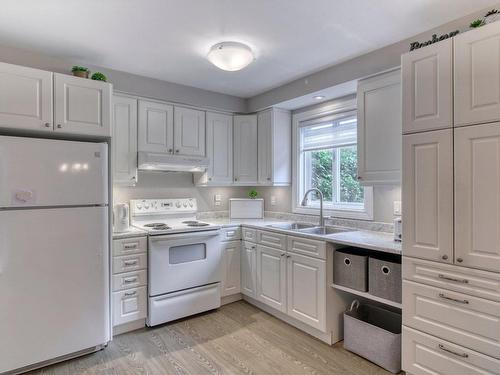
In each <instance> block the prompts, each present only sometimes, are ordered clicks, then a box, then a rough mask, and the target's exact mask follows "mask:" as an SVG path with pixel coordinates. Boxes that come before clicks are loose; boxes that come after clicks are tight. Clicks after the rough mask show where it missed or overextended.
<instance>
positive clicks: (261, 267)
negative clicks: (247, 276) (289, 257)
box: [257, 245, 287, 312]
mask: <svg viewBox="0 0 500 375" xmlns="http://www.w3.org/2000/svg"><path fill="white" fill-rule="evenodd" d="M257 300H259V301H261V302H262V303H265V304H266V305H269V306H271V307H273V308H275V309H276V310H279V311H282V312H286V310H287V306H286V253H285V251H284V250H278V249H273V248H270V247H267V246H262V245H257Z"/></svg>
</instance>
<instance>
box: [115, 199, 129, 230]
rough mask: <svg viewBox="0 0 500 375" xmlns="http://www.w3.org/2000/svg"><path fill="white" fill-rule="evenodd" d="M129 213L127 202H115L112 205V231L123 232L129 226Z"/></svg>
mask: <svg viewBox="0 0 500 375" xmlns="http://www.w3.org/2000/svg"><path fill="white" fill-rule="evenodd" d="M129 217H130V214H129V206H128V204H127V203H117V204H115V205H114V206H113V231H114V232H116V233H123V232H126V231H128V230H129V228H130V218H129Z"/></svg>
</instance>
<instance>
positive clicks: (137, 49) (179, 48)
mask: <svg viewBox="0 0 500 375" xmlns="http://www.w3.org/2000/svg"><path fill="white" fill-rule="evenodd" d="M497 2H498V0H496V1H492V0H473V1H472V0H406V1H403V0H377V1H374V0H85V1H82V0H78V1H76V0H2V2H1V4H0V44H4V45H9V46H17V47H21V48H28V49H36V50H40V51H44V52H45V53H48V54H51V55H55V56H60V57H63V58H68V59H72V60H76V61H81V62H82V63H87V64H91V65H99V66H103V67H107V68H111V69H116V70H122V71H126V72H130V73H135V74H139V75H143V76H148V77H153V78H158V79H162V80H166V81H171V82H176V83H180V84H185V85H189V86H195V87H199V88H203V89H208V90H213V91H217V92H222V93H226V94H231V95H236V96H241V97H251V96H254V95H257V94H259V93H262V92H264V91H267V90H269V89H271V88H274V87H277V86H280V85H282V84H284V83H286V82H289V81H292V80H294V79H297V78H299V77H302V76H304V75H307V74H309V73H312V72H315V71H318V70H321V69H322V68H325V67H327V66H330V65H334V64H336V63H338V62H340V61H345V60H347V59H350V58H352V57H355V56H358V55H361V54H364V53H366V52H368V51H371V50H374V49H377V48H380V47H383V46H385V45H388V44H391V43H394V42H397V41H399V40H402V39H405V38H408V37H411V36H412V35H415V34H418V33H420V32H424V31H426V30H428V29H431V28H433V27H436V26H439V25H441V24H443V23H446V22H448V21H451V20H453V19H456V18H459V17H461V16H465V15H467V14H469V13H472V12H474V11H476V10H479V9H481V8H484V7H487V6H490V5H492V4H495V3H497ZM225 40H235V41H240V42H244V43H247V44H248V45H250V46H251V47H252V48H253V49H254V51H255V53H256V55H257V59H256V61H255V62H254V63H252V64H251V65H250V66H249V67H247V68H246V69H244V70H242V71H239V72H225V71H221V70H219V69H217V68H215V67H214V66H212V65H211V64H210V63H209V62H208V61H207V60H206V58H205V56H206V54H207V52H208V50H209V48H210V46H211V45H213V44H215V43H217V42H221V41H225ZM0 59H1V56H0Z"/></svg>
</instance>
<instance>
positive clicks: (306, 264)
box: [287, 254, 327, 331]
mask: <svg viewBox="0 0 500 375" xmlns="http://www.w3.org/2000/svg"><path fill="white" fill-rule="evenodd" d="M326 284H327V283H326V262H325V261H324V260H322V259H315V258H311V257H307V256H303V255H298V254H288V255H287V294H288V307H287V313H288V315H289V316H291V317H293V318H295V319H297V320H300V321H301V322H303V323H306V324H308V325H310V326H311V327H314V328H317V329H319V330H320V331H324V330H325V329H326V287H327V285H326Z"/></svg>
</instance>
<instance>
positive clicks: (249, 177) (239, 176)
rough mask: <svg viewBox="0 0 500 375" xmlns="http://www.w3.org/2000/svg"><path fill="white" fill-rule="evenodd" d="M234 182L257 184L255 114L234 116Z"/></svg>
mask: <svg viewBox="0 0 500 375" xmlns="http://www.w3.org/2000/svg"><path fill="white" fill-rule="evenodd" d="M234 182H235V183H236V184H240V185H249V184H251V185H255V184H257V116H256V115H245V116H234Z"/></svg>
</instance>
